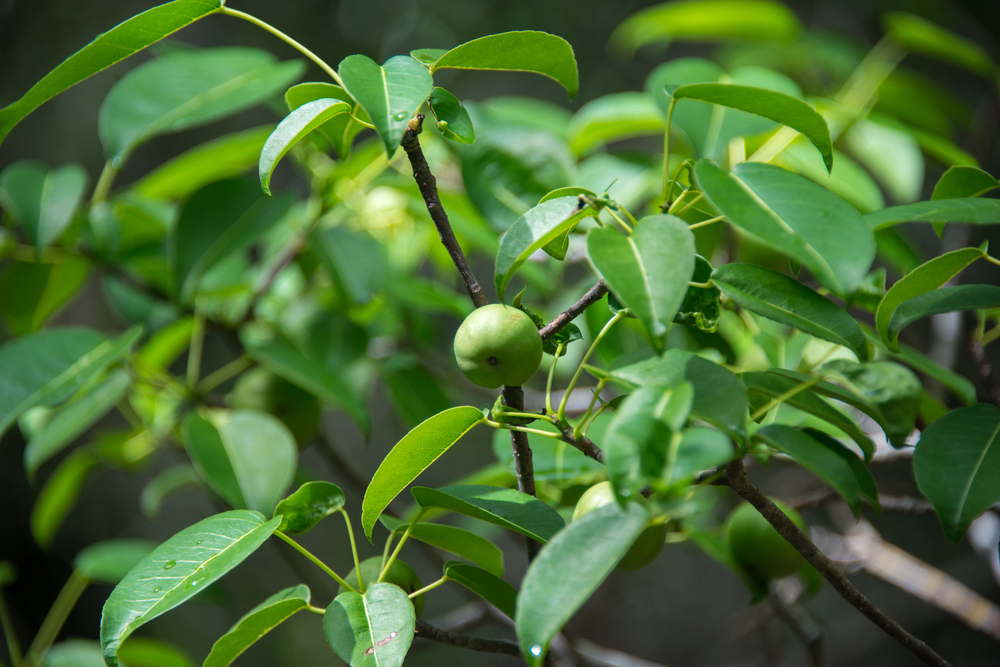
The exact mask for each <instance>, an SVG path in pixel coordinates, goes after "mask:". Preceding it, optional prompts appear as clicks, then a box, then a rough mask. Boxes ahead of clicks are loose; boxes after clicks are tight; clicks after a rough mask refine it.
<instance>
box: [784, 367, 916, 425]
mask: <svg viewBox="0 0 1000 667" xmlns="http://www.w3.org/2000/svg"><path fill="white" fill-rule="evenodd" d="M886 363H888V364H891V363H892V362H879V361H874V362H869V363H867V364H856V363H854V362H850V361H847V360H846V359H838V360H835V361H832V362H829V363H827V364H825V365H823V366H822V367H821V368H820V372H819V375H822V376H823V377H828V376H829V375H830V374H831V373H833V374H835V375H834V376H835V377H836V378H837V380H838V381H845V384H846V385H848V387H841V386H840V385H836V384H832V383H830V382H827V381H825V380H819V379H818V378H816V377H812V376H809V375H803V374H802V373H798V372H796V371H790V370H786V369H784V368H772V369H770V370H768V371H767V372H768V373H771V374H774V375H782V376H784V377H786V378H790V379H792V380H795V381H797V382H799V383H802V384H808V385H809V386H808V387H806V388H805V389H807V390H808V391H811V392H812V393H814V394H819V395H820V396H825V397H826V398H832V399H835V400H838V401H840V402H841V403H846V404H847V405H850V406H851V407H852V408H854V409H856V410H858V411H859V412H863V413H864V414H866V415H868V416H869V417H871V418H872V420H873V421H875V422H876V423H877V424H878V425H879V426H881V427H882V429H883V430H885V431H886V433H889V432H891V431H892V428H891V426H890V425H889V422H888V420H887V419H886V416H885V415H884V414H882V410H881V409H880V408H879V407H878V406H877V405H876V404H875V403H874V402H873V401H881V400H882V398H883V397H884V394H879V393H878V392H877V391H869V390H872V389H874V388H873V387H872V386H870V385H868V384H866V383H865V382H864V381H863V380H860V378H859V383H860V384H855V383H854V382H853V381H851V380H848V379H847V378H848V377H852V376H853V375H854V374H853V373H851V372H850V371H849V370H847V369H857V370H861V369H864V368H871V367H872V366H873V365H876V364H886ZM876 375H879V374H878V373H877V374H876ZM918 384H919V382H918ZM910 430H912V424H911V429H909V430H907V432H906V433H907V434H909V432H910Z"/></svg>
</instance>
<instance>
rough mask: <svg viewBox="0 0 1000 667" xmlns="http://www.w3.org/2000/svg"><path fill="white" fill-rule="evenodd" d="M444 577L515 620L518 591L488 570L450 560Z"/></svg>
mask: <svg viewBox="0 0 1000 667" xmlns="http://www.w3.org/2000/svg"><path fill="white" fill-rule="evenodd" d="M444 576H446V577H448V579H449V581H454V582H455V583H457V584H461V585H462V586H465V587H466V588H468V589H469V590H470V591H472V592H473V593H475V594H476V595H478V596H479V597H481V598H483V599H484V600H486V601H487V602H489V603H490V604H491V605H493V606H494V607H496V608H497V609H499V610H500V611H502V612H503V613H505V614H507V616H508V617H510V618H511V619H513V618H514V615H515V614H516V608H517V590H516V589H515V588H514V587H513V586H511V585H510V584H508V583H507V582H506V581H504V580H503V579H501V578H500V577H499V575H497V574H495V573H492V572H489V571H487V570H484V569H481V568H478V567H475V566H473V565H468V564H466V563H459V562H458V561H454V560H450V561H448V562H447V563H445V564H444Z"/></svg>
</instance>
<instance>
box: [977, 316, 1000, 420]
mask: <svg viewBox="0 0 1000 667" xmlns="http://www.w3.org/2000/svg"><path fill="white" fill-rule="evenodd" d="M977 334H978V332H976V331H974V332H973V333H972V340H971V341H969V348H970V349H971V350H972V358H973V359H975V360H976V365H977V366H978V367H979V377H981V378H982V379H983V384H984V385H986V392H987V393H988V394H989V396H990V400H991V401H993V404H994V405H996V406H997V407H1000V384H998V383H997V376H996V373H994V372H993V365H992V364H991V363H990V360H989V359H988V358H987V357H986V350H985V349H984V348H983V341H982V340H980V338H979V336H978V335H977Z"/></svg>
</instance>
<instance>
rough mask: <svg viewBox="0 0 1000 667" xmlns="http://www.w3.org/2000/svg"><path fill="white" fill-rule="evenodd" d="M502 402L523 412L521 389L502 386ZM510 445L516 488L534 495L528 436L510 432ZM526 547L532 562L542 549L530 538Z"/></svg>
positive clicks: (533, 478) (533, 470)
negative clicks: (512, 452)
mask: <svg viewBox="0 0 1000 667" xmlns="http://www.w3.org/2000/svg"><path fill="white" fill-rule="evenodd" d="M503 401H504V403H505V404H506V405H507V407H508V408H511V409H512V410H515V411H517V412H524V390H523V389H521V387H511V386H507V385H504V388H503ZM510 444H511V448H512V449H513V450H514V472H515V473H516V474H517V488H518V490H519V491H521V492H522V493H527V494H528V495H530V496H533V495H535V468H534V465H532V462H531V447H530V446H529V445H528V434H527V433H523V432H521V431H511V432H510ZM525 540H526V542H527V545H528V560H529V561H530V560H533V559H534V558H535V555H536V554H537V553H538V550H539V549H541V548H542V545H540V544H539V543H538V542H536V541H534V540H533V539H531V538H530V537H526V538H525Z"/></svg>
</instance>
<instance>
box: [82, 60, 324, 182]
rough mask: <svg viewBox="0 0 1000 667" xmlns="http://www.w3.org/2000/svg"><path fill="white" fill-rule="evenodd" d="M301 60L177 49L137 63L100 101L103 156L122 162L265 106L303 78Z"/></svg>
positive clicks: (99, 125) (303, 67)
mask: <svg viewBox="0 0 1000 667" xmlns="http://www.w3.org/2000/svg"><path fill="white" fill-rule="evenodd" d="M304 69H305V66H304V63H303V62H302V61H288V62H284V63H278V62H276V61H275V58H274V56H273V55H271V54H270V53H268V52H267V51H261V50H259V49H248V48H243V47H222V48H214V49H205V50H199V51H175V52H173V53H169V54H166V55H164V56H162V57H160V58H156V59H154V60H150V61H149V62H147V63H145V64H143V65H140V66H139V67H136V68H135V69H133V70H132V71H130V72H129V73H128V74H126V75H125V76H124V77H122V79H121V80H120V81H119V82H118V83H117V84H115V86H114V88H112V89H111V91H110V92H109V93H108V96H107V97H106V98H104V103H103V104H101V112H100V117H99V119H98V127H99V130H100V135H101V143H102V144H104V154H105V155H106V156H107V158H108V159H109V160H112V161H116V162H113V164H114V165H115V166H116V167H117V166H120V165H121V163H122V161H124V160H125V159H126V158H127V157H128V155H129V154H130V153H131V152H132V151H133V150H135V148H136V147H137V146H139V145H140V144H142V143H145V142H146V141H148V140H149V139H151V138H153V137H155V136H159V135H162V134H168V133H171V132H177V131H180V130H185V129H188V128H192V127H198V126H200V125H205V124H206V123H211V122H212V121H215V120H219V119H220V118H225V117H226V116H230V115H232V114H235V113H238V112H240V111H243V110H244V109H248V108H250V107H252V106H255V105H257V104H260V103H261V102H263V101H264V100H266V99H268V98H269V97H271V96H272V95H274V94H275V93H277V92H278V91H280V90H284V89H285V88H287V87H288V86H289V84H291V82H292V81H294V80H295V79H297V78H298V77H299V76H301V74H302V72H303V71H304Z"/></svg>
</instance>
